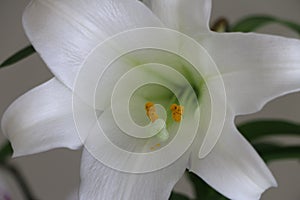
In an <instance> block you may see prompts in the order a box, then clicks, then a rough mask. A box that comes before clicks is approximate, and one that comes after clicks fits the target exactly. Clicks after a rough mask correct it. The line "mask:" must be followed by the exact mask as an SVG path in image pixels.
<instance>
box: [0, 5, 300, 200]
mask: <svg viewBox="0 0 300 200" xmlns="http://www.w3.org/2000/svg"><path fill="white" fill-rule="evenodd" d="M146 4H147V6H148V7H147V6H145V4H143V3H141V2H139V1H136V0H40V1H37V0H33V1H32V2H31V3H30V4H29V5H28V7H27V8H26V10H25V12H24V16H23V24H24V28H25V31H26V33H27V35H28V37H29V39H30V41H31V42H32V44H33V45H34V47H35V49H36V50H37V51H38V53H39V54H40V56H41V57H42V58H43V59H44V61H45V62H46V64H47V65H48V67H49V68H50V70H51V71H52V72H53V74H54V76H55V77H54V78H53V79H51V80H50V81H48V82H46V83H44V84H42V85H40V86H38V87H36V88H35V89H33V90H31V91H29V92H28V93H26V94H24V95H23V96H22V97H20V98H19V99H17V100H16V101H15V102H14V103H13V104H12V105H11V106H10V107H9V108H8V109H7V111H6V113H5V114H4V116H3V120H2V129H3V132H4V133H5V135H6V137H7V138H8V139H9V140H10V141H11V143H12V146H13V148H14V156H22V155H28V154H33V153H38V152H42V151H47V150H49V149H53V148H59V147H67V148H70V149H78V148H80V147H81V146H82V143H81V141H80V139H79V138H78V135H77V130H76V126H75V122H74V119H73V110H72V92H73V90H74V84H75V78H76V76H77V75H78V72H79V70H80V67H81V66H82V64H83V62H84V60H85V59H86V58H87V57H88V55H89V53H90V52H91V51H92V50H93V49H94V48H95V47H96V46H97V45H98V44H100V43H101V42H103V41H104V40H105V39H107V38H109V37H110V36H113V35H115V34H117V33H120V32H122V31H126V30H130V29H133V28H143V27H167V28H171V29H175V30H177V31H180V32H182V33H184V34H186V35H188V36H190V37H192V38H194V39H195V40H196V41H198V42H199V43H200V44H201V45H202V46H203V47H204V48H205V49H206V51H207V52H208V53H209V55H210V56H211V57H212V59H213V61H214V62H215V63H216V65H217V66H218V69H219V71H220V73H221V74H222V78H223V81H224V85H225V90H226V95H227V116H226V121H225V124H224V128H223V130H222V134H221V136H220V138H219V140H218V142H217V144H216V145H215V146H214V148H213V149H212V151H211V152H210V153H209V154H208V155H207V156H205V157H204V158H201V159H200V158H199V150H200V146H199V143H198V137H200V136H199V135H197V137H196V142H195V143H194V144H193V145H192V146H191V148H190V149H189V150H188V151H186V153H184V154H183V155H182V156H181V157H180V158H179V159H178V160H176V161H175V162H174V163H172V164H171V165H169V166H168V167H165V168H163V169H161V170H157V171H153V172H150V173H144V174H143V173H142V174H131V173H124V172H120V171H117V170H114V169H111V168H110V167H107V166H106V165H104V164H102V163H101V162H99V161H98V160H96V159H95V158H94V157H93V156H91V155H90V154H89V153H88V152H87V150H84V152H83V155H82V165H81V188H80V199H83V200H86V199H113V200H118V199H122V200H123V199H128V200H129V199H130V200H140V199H145V200H163V199H168V197H169V195H170V192H171V190H172V188H173V186H174V185H175V183H176V182H177V181H178V180H179V178H180V177H181V176H182V174H183V173H184V171H185V169H186V168H188V169H189V170H190V171H192V172H194V173H196V174H197V175H198V176H200V177H201V178H203V179H204V180H205V181H206V182H207V183H208V184H210V185H211V186H212V187H214V188H215V189H216V190H218V191H219V192H220V193H222V194H223V195H225V196H227V197H228V198H230V199H238V200H248V199H249V200H250V199H251V200H254V199H259V198H260V195H261V193H262V192H264V191H265V190H266V189H267V188H269V187H271V186H276V181H275V180H274V178H273V176H272V174H271V173H270V171H269V170H268V168H267V167H266V165H265V164H264V162H263V161H262V160H261V158H260V157H259V156H258V154H257V153H256V152H255V150H254V149H253V148H252V146H251V145H250V144H249V143H248V142H247V141H246V140H245V139H244V138H243V137H242V136H241V134H240V133H239V132H238V131H237V129H236V127H235V125H234V117H235V116H236V115H241V114H248V113H253V112H256V111H258V110H260V109H261V108H262V106H263V105H264V104H265V103H266V102H268V101H269V100H271V99H273V98H276V97H278V96H281V95H284V94H287V93H290V92H296V91H298V90H299V89H300V78H299V77H300V76H299V75H300V42H299V40H295V39H287V38H283V37H277V36H269V35H260V34H254V33H250V34H242V33H222V34H221V33H214V32H211V31H210V30H209V27H208V24H209V17H210V10H211V1H210V0H148V1H147V3H146ZM191 53H192V52H191ZM189 81H191V79H189ZM195 82H196V83H199V82H200V81H198V80H197V79H196V81H194V83H195ZM194 89H195V90H201V87H200V86H198V85H196V86H195V88H194ZM152 92H153V91H152ZM198 92H199V91H198ZM196 93H197V92H196ZM200 93H201V94H202V95H204V96H205V95H207V94H206V93H205V91H200ZM104 96H105V95H104ZM153 96H156V95H153ZM103 98H104V97H103ZM204 99H205V97H204ZM165 100H167V101H168V103H170V104H172V103H175V102H170V101H171V100H170V99H165ZM205 103H207V102H206V101H205V100H203V101H201V102H200V104H202V105H204V107H205ZM184 106H185V107H188V106H186V105H184ZM141 109H143V108H141ZM187 113H188V112H187ZM102 115H105V112H104V113H102ZM100 118H101V113H100ZM201 120H202V118H201ZM87 121H88V120H87ZM204 121H205V120H204ZM202 122H203V121H202ZM108 123H109V122H108ZM106 126H107V127H108V128H110V130H115V129H114V127H113V126H110V124H107V125H106ZM199 134H200V132H199Z"/></svg>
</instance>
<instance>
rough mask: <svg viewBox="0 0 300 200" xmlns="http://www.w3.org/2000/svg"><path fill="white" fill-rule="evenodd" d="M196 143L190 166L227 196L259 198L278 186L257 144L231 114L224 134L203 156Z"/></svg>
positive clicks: (243, 199)
mask: <svg viewBox="0 0 300 200" xmlns="http://www.w3.org/2000/svg"><path fill="white" fill-rule="evenodd" d="M198 151H199V147H197V145H195V146H194V147H193V152H192V154H191V159H190V164H189V170H190V171H192V172H194V173H196V174H197V175H198V176H199V177H201V178H202V179H203V180H204V181H206V182H207V183H208V184H209V185H211V186H212V187H213V188H215V189H216V190H217V191H219V192H220V193H222V194H223V195H225V196H226V197H228V198H230V199H234V200H258V199H259V198H260V195H261V194H262V193H263V192H264V191H265V190H266V189H268V188H269V187H271V186H276V185H277V184H276V181H275V179H274V178H273V176H272V174H271V172H270V171H269V169H268V168H267V166H266V165H265V163H264V162H263V161H262V159H261V158H260V157H259V155H258V154H257V153H256V152H255V150H254V149H253V147H252V146H251V145H250V144H249V143H248V142H247V141H246V140H245V139H244V138H243V137H242V135H241V134H240V133H239V132H238V131H237V129H236V127H235V125H234V123H233V117H231V118H230V117H229V118H227V121H226V123H225V126H224V129H223V132H222V134H221V137H220V138H219V140H218V142H217V144H216V146H215V147H214V148H213V150H212V151H211V152H210V153H209V154H208V155H207V156H206V157H205V158H203V159H199V157H198Z"/></svg>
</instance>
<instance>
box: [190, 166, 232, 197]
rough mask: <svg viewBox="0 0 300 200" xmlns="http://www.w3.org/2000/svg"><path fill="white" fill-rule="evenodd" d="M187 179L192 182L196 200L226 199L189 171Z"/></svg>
mask: <svg viewBox="0 0 300 200" xmlns="http://www.w3.org/2000/svg"><path fill="white" fill-rule="evenodd" d="M188 175H189V179H190V181H191V182H192V184H193V187H194V191H195V193H196V199H197V200H227V198H225V197H224V196H222V195H221V194H220V193H218V192H217V191H216V190H214V189H213V188H212V187H210V186H209V185H208V184H207V183H205V182H204V181H203V180H202V179H201V178H199V177H198V176H197V175H196V174H194V173H192V172H189V173H188Z"/></svg>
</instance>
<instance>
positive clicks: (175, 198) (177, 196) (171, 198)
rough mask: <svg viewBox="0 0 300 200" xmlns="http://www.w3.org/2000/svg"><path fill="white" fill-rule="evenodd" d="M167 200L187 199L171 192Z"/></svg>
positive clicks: (187, 199)
mask: <svg viewBox="0 0 300 200" xmlns="http://www.w3.org/2000/svg"><path fill="white" fill-rule="evenodd" d="M169 200H189V198H188V197H187V196H184V195H183V194H179V193H176V192H172V193H171V196H170V198H169Z"/></svg>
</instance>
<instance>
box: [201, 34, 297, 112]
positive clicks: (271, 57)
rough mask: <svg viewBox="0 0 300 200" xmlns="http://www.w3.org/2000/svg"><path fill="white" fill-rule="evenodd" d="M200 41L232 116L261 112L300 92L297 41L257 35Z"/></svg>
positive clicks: (219, 37)
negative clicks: (220, 80) (217, 73)
mask: <svg viewBox="0 0 300 200" xmlns="http://www.w3.org/2000/svg"><path fill="white" fill-rule="evenodd" d="M204 38H205V39H199V42H200V43H201V44H202V45H204V46H205V48H206V49H207V51H208V52H209V54H210V55H211V56H212V58H213V60H214V61H215V62H216V64H217V66H218V68H219V70H220V72H221V74H222V76H223V80H224V83H225V89H226V95H227V100H228V103H229V104H230V107H231V110H232V111H233V112H234V113H235V114H237V115H238V114H247V113H252V112H256V111H258V110H260V109H261V108H262V106H264V104H265V103H267V102H268V101H270V100H272V99H273V98H276V97H279V96H282V95H284V94H287V93H290V92H295V91H299V90H300V78H299V77H300V41H299V40H296V39H287V38H283V37H278V36H270V35H260V34H254V33H250V34H242V33H231V34H212V35H211V36H210V37H207V36H206V37H204Z"/></svg>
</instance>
